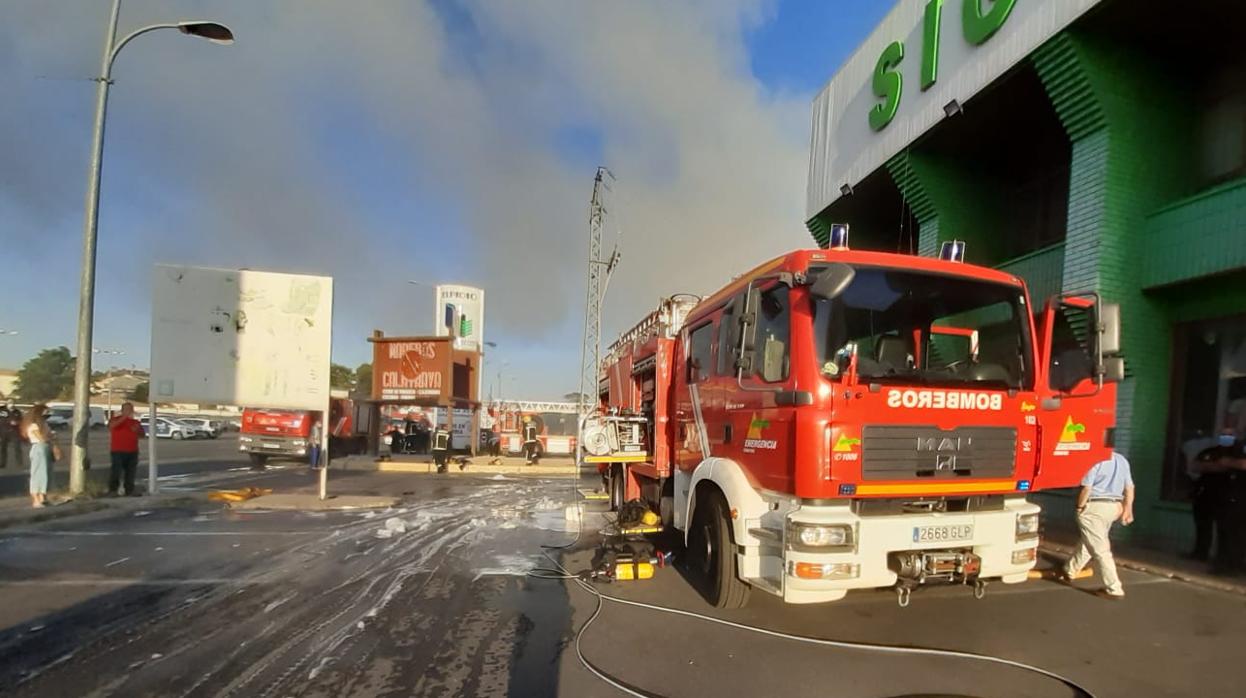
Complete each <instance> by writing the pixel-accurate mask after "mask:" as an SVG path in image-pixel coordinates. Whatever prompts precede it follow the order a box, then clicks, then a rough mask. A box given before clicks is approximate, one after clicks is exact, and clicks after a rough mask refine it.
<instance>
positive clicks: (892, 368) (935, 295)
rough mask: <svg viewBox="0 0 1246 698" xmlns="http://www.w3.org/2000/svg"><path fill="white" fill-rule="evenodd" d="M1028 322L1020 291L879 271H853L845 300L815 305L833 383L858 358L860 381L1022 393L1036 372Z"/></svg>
mask: <svg viewBox="0 0 1246 698" xmlns="http://www.w3.org/2000/svg"><path fill="white" fill-rule="evenodd" d="M817 273H818V270H816V269H814V270H811V274H812V275H816V274H817ZM1027 320H1028V318H1027V314H1026V309H1025V304H1024V300H1023V296H1022V293H1021V289H1020V288H1018V287H1015V286H1008V285H1004V284H998V283H992V282H986V281H979V280H975V279H971V278H964V277H955V276H948V275H944V274H933V273H922V272H914V271H908V270H898V269H885V268H880V267H856V276H855V278H854V279H853V281H852V283H851V284H850V285H849V286H848V287H847V289H845V291H844V292H843V293H842V294H840V295H839V296H838V297H836V298H834V299H817V300H814V301H813V322H814V336H815V337H816V341H817V343H818V345H817V356H818V361H819V365H820V366H821V370H822V374H823V375H824V376H827V377H830V378H835V377H837V376H841V375H843V374H845V373H846V372H847V371H848V369H849V367H850V365H851V362H852V359H853V355H854V354H855V356H856V364H857V376H858V377H859V378H860V379H862V380H869V381H877V382H893V383H919V384H923V385H963V384H966V383H972V384H974V385H979V386H982V387H997V388H1024V387H1027V386H1030V385H1032V375H1031V374H1032V366H1033V360H1032V356H1031V351H1030V342H1029V323H1028V322H1027Z"/></svg>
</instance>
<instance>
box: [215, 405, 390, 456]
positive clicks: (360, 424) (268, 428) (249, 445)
mask: <svg viewBox="0 0 1246 698" xmlns="http://www.w3.org/2000/svg"><path fill="white" fill-rule="evenodd" d="M320 415H321V413H320V412H309V411H305V410H277V409H264V408H257V407H247V408H245V409H243V411H242V428H241V429H240V430H239V435H238V450H240V451H242V452H243V453H247V454H248V455H250V457H251V464H252V465H254V466H256V467H263V466H264V465H265V464H267V462H268V460H269V458H274V457H280V458H294V459H299V460H305V459H308V458H310V454H311V446H312V443H311V437H312V427H313V426H314V425H315V424H316V422H318V421H319V420H320ZM367 421H368V412H367V409H366V406H365V405H360V404H356V403H355V402H354V401H352V400H348V399H345V398H336V397H335V398H332V399H331V400H330V401H329V427H328V428H329V434H328V437H329V454H330V455H331V456H337V455H347V454H352V453H363V452H364V450H365V449H366V446H367Z"/></svg>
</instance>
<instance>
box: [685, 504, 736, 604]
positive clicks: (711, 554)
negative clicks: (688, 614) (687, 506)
mask: <svg viewBox="0 0 1246 698" xmlns="http://www.w3.org/2000/svg"><path fill="white" fill-rule="evenodd" d="M704 494H705V500H704V501H702V502H697V505H696V510H695V511H694V512H693V526H692V531H691V532H690V534H691V535H690V537H689V541H688V555H689V558H690V560H691V561H692V564H693V566H694V572H695V573H696V574H697V576H698V577H699V578H700V582H701V585H700V586H701V593H702V594H703V595H704V596H705V600H706V601H709V602H710V603H711V604H713V605H714V606H715V607H716V608H743V607H744V605H745V604H747V603H748V597H749V590H750V587H749V586H748V585H747V584H745V583H744V582H743V581H741V580H740V574H739V569H738V566H737V564H736V555H735V543H734V542H733V541H732V540H731V524H730V523H729V522H728V520H727V503H726V502H725V501H723V498H722V495H721V494H719V493H718V492H716V491H706V492H705V493H704Z"/></svg>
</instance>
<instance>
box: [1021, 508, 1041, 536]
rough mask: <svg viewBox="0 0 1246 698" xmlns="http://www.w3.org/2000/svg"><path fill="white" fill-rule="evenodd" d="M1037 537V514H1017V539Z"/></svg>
mask: <svg viewBox="0 0 1246 698" xmlns="http://www.w3.org/2000/svg"><path fill="white" fill-rule="evenodd" d="M1037 537H1038V514H1019V515H1017V540H1026V539H1029V538H1037Z"/></svg>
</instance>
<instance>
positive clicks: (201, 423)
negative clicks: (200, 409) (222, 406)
mask: <svg viewBox="0 0 1246 698" xmlns="http://www.w3.org/2000/svg"><path fill="white" fill-rule="evenodd" d="M177 421H178V422H179V423H180V424H183V425H185V426H187V427H189V428H190V429H193V430H194V432H195V437H196V438H199V437H202V438H205V439H215V438H216V437H218V436H220V435H221V428H220V422H214V421H212V420H210V419H204V418H203V417H186V418H184V419H179V420H177Z"/></svg>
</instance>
